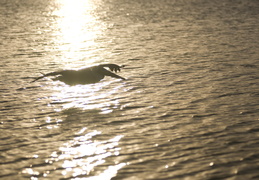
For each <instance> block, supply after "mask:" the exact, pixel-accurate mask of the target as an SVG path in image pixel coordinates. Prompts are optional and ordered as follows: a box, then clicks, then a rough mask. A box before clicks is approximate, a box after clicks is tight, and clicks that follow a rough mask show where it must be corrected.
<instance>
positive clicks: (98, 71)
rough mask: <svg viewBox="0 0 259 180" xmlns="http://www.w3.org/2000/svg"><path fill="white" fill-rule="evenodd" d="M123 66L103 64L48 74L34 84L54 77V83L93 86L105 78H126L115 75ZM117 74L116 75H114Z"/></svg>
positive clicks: (36, 79)
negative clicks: (45, 78)
mask: <svg viewBox="0 0 259 180" xmlns="http://www.w3.org/2000/svg"><path fill="white" fill-rule="evenodd" d="M105 67H107V68H109V69H110V71H109V70H107V69H105ZM123 67H124V65H123V66H119V65H116V64H101V65H96V66H91V67H87V68H83V69H79V70H61V71H55V72H51V73H47V74H43V73H42V74H43V76H40V77H38V78H35V79H34V80H33V81H32V82H35V81H38V80H40V79H42V78H44V77H48V76H54V77H55V78H53V80H54V81H56V80H59V81H62V82H64V83H66V84H68V85H71V86H72V85H77V84H91V83H96V82H99V81H100V80H102V79H103V78H104V77H105V76H110V77H113V78H118V79H123V80H125V78H123V77H121V76H119V75H117V74H115V73H117V72H119V71H120V70H121V68H123ZM113 72H115V73H113Z"/></svg>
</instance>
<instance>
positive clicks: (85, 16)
mask: <svg viewBox="0 0 259 180" xmlns="http://www.w3.org/2000/svg"><path fill="white" fill-rule="evenodd" d="M56 4H58V8H57V9H56V10H55V11H53V15H54V16H56V17H57V21H56V34H55V38H56V40H55V41H56V43H57V45H58V49H59V51H60V52H61V56H62V61H63V63H64V64H65V67H66V68H69V67H74V66H75V64H76V63H75V61H78V60H80V59H83V58H86V59H87V62H86V63H87V64H93V63H94V59H93V58H91V57H93V56H94V55H93V54H92V52H93V51H91V50H92V49H93V48H94V47H95V46H96V44H95V39H96V38H97V37H98V34H100V33H101V31H102V27H101V26H102V25H101V23H100V22H98V21H97V19H96V17H95V13H94V10H95V8H96V5H95V4H94V2H93V1H91V0H56Z"/></svg>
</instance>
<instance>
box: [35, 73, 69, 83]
mask: <svg viewBox="0 0 259 180" xmlns="http://www.w3.org/2000/svg"><path fill="white" fill-rule="evenodd" d="M63 72H64V71H55V72H51V73H47V74H44V73H41V74H42V75H43V76H40V77H37V78H35V79H34V80H33V81H32V82H35V81H38V80H40V79H42V78H44V77H48V76H56V75H60V74H62V73H63Z"/></svg>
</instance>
